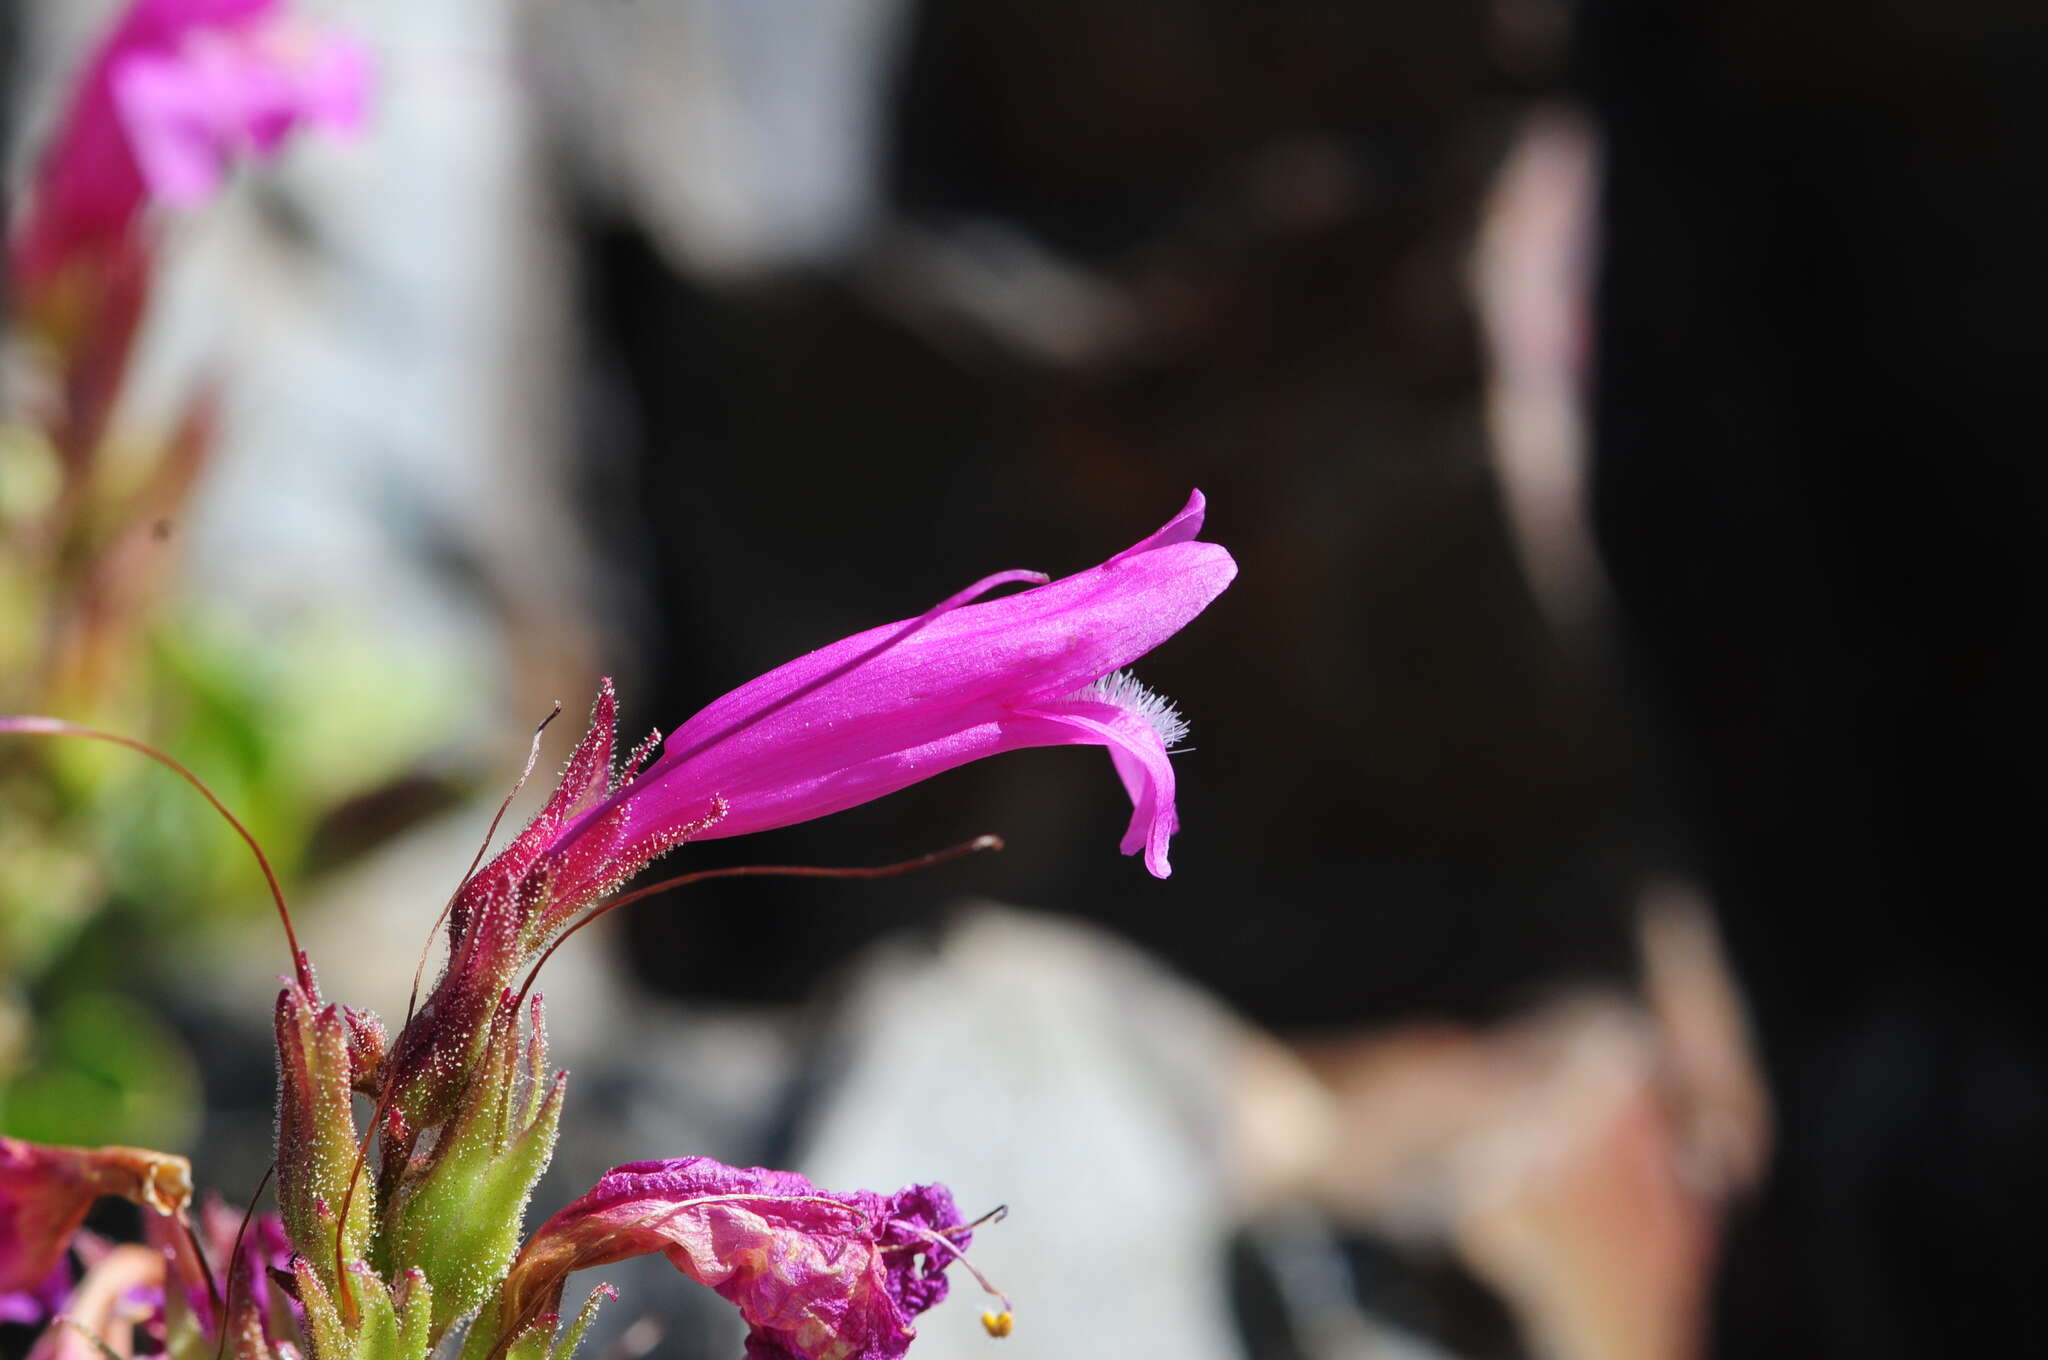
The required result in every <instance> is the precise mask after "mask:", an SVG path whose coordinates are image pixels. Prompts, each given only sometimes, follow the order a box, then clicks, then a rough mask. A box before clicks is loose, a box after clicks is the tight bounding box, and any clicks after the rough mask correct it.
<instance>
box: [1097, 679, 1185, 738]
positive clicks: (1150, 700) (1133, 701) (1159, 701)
mask: <svg viewBox="0 0 2048 1360" xmlns="http://www.w3.org/2000/svg"><path fill="white" fill-rule="evenodd" d="M1074 697H1075V698H1077V699H1099V700H1101V701H1102V702H1103V703H1107V704H1115V705H1116V706H1117V707H1118V708H1121V709H1123V710H1124V711H1125V712H1126V713H1134V714H1136V715H1137V716H1138V717H1140V718H1143V719H1144V720H1145V721H1146V722H1147V723H1149V724H1151V727H1152V730H1153V731H1154V732H1157V733H1158V734H1159V740H1160V741H1161V742H1163V743H1165V745H1166V749H1167V750H1169V751H1171V750H1172V749H1173V748H1174V747H1176V746H1178V745H1180V744H1181V743H1182V742H1183V741H1186V740H1187V735H1188V720H1187V719H1186V718H1183V717H1181V715H1180V710H1179V709H1178V708H1176V707H1174V704H1173V700H1171V699H1169V698H1167V697H1166V696H1165V695H1163V694H1155V693H1153V692H1152V691H1151V690H1149V689H1147V688H1145V686H1144V685H1143V684H1142V683H1141V682H1140V681H1139V679H1138V677H1137V676H1135V675H1132V674H1131V673H1130V672H1129V671H1111V672H1110V673H1109V674H1108V675H1105V676H1103V677H1102V678H1101V679H1100V680H1097V681H1096V682H1095V683H1094V684H1092V685H1089V686H1088V687H1087V688H1085V689H1083V690H1081V691H1080V692H1079V693H1078V694H1076V695H1075V696H1074Z"/></svg>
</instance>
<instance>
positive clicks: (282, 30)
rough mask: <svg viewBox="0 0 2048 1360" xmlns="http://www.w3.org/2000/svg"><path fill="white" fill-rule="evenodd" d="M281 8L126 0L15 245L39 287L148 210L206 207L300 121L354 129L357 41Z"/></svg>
mask: <svg viewBox="0 0 2048 1360" xmlns="http://www.w3.org/2000/svg"><path fill="white" fill-rule="evenodd" d="M280 8H281V0H135V3H134V4H132V5H130V6H129V8H128V11H127V13H126V14H125V15H124V16H123V17H122V18H121V20H120V22H119V23H117V24H116V25H115V26H114V27H113V29H112V30H111V31H109V33H108V34H107V36H106V37H105V39H103V40H102V42H101V43H100V46H99V49H98V50H97V52H96V53H95V54H94V56H93V58H92V60H91V62H90V63H89V64H88V66H87V67H86V70H85V72H84V74H83V75H82V76H81V78H80V80H79V82H78V86H77V92H76V94H75V95H74V97H73V100H72V104H71V108H70V110H69V112H68V113H67V115H66V117H65V120H64V122H63V124H62V125H61V127H60V128H59V131H58V133H57V136H56V137H55V139H54V140H53V141H52V142H51V144H50V146H49V148H48V149H47V150H46V152H45V153H44V156H43V160H42V164H41V166H40V169H39V171H38V174H37V177H36V181H35V185H34V197H33V201H32V204H31V209H30V215H29V217H28V220H27V222H26V224H25V225H24V227H23V229H22V231H21V234H20V238H19V240H18V241H17V243H16V247H15V260H14V263H15V269H16V272H17V277H18V278H21V279H23V280H26V281H34V280H39V279H41V278H44V277H46V276H47V275H48V274H49V273H50V272H51V271H52V270H54V269H55V268H57V267H58V266H59V265H61V264H62V263H63V262H64V261H65V260H67V259H70V258H73V257H74V256H76V255H78V254H81V253H99V252H104V251H106V250H110V249H113V248H115V247H116V246H117V245H118V243H119V241H120V239H121V237H122V235H123V234H124V233H125V232H126V231H127V229H128V227H129V226H130V224H131V223H132V222H133V221H134V219H135V217H136V215H137V214H138V213H139V212H140V211H141V209H142V206H143V204H144V202H145V201H146V200H147V199H148V198H149V197H150V196H152V195H153V196H155V197H157V198H159V199H162V200H163V201H165V202H169V203H173V204H181V205H183V204H192V203H196V202H199V201H200V200H203V199H204V198H206V197H207V196H208V195H210V194H212V193H213V192H214V190H215V189H216V188H218V187H219V185H220V182H221V179H222V177H223V176H224V174H225V173H226V170H227V167H228V166H229V165H230V164H231V163H232V162H233V161H234V160H235V159H236V158H238V157H242V156H267V155H270V154H273V153H274V152H275V151H276V150H277V148H278V146H279V145H280V143H281V142H282V141H283V139H284V137H285V135H286V133H288V132H289V131H290V130H291V129H292V128H293V127H295V126H298V125H301V124H306V125H313V126H319V127H324V128H329V129H333V130H337V131H344V132H346V131H353V130H354V129H355V128H356V127H358V126H359V125H360V123H361V121H362V116H363V109H364V104H365V99H366V95H367V91H368V88H369V58H368V54H367V53H366V52H365V51H364V50H363V48H362V47H361V46H359V45H358V44H356V43H354V42H352V41H349V40H347V39H344V38H341V37H339V36H336V35H333V34H330V33H326V32H324V31H322V30H316V29H314V28H311V27H308V26H306V25H304V24H302V23H300V22H298V21H296V20H294V19H292V18H291V17H290V16H288V15H284V14H281V13H279V10H280Z"/></svg>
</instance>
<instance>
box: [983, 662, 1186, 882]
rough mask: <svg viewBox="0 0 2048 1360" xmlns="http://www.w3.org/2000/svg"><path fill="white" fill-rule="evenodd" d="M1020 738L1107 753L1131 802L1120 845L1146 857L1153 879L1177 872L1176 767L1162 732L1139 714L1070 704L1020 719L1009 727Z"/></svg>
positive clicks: (1086, 702)
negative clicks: (1170, 851) (1169, 852)
mask: <svg viewBox="0 0 2048 1360" xmlns="http://www.w3.org/2000/svg"><path fill="white" fill-rule="evenodd" d="M1008 726H1009V727H1010V728H1011V730H1012V731H1013V732H1016V733H1017V734H1018V735H1020V736H1021V735H1024V734H1025V733H1027V732H1028V733H1029V734H1030V735H1031V736H1032V737H1033V738H1034V739H1033V740H1032V741H1031V742H1030V744H1031V745H1033V746H1054V745H1059V744H1062V743H1080V744H1084V745H1090V746H1106V747H1108V748H1109V757H1110V760H1111V761H1112V762H1113V763H1114V764H1115V765H1116V772H1117V777H1118V778H1119V779H1121V780H1122V781H1123V786H1124V792H1126V793H1128V794H1129V795H1130V797H1131V823H1130V827H1129V829H1127V830H1126V831H1125V832H1124V838H1123V842H1122V843H1121V845H1119V846H1118V848H1119V849H1120V850H1122V851H1123V852H1124V853H1125V854H1126V855H1135V854H1137V853H1138V852H1139V851H1140V850H1142V851H1144V852H1145V868H1146V869H1147V870H1149V871H1150V872H1151V874H1152V876H1153V877H1154V878H1166V877H1167V876H1169V875H1170V874H1172V873H1173V865H1172V864H1171V863H1170V862H1169V861H1168V860H1167V857H1166V848H1167V843H1168V842H1169V841H1170V840H1172V839H1173V833H1174V832H1176V831H1178V830H1180V817H1179V815H1178V814H1177V813H1176V812H1175V811H1174V805H1173V762H1172V761H1171V760H1170V759H1168V758H1167V754H1166V743H1165V741H1164V740H1163V739H1161V737H1160V735H1159V730H1158V729H1157V728H1156V727H1154V726H1153V725H1152V724H1151V723H1150V722H1148V721H1147V720H1146V719H1145V717H1144V715H1143V714H1141V713H1136V712H1133V711H1132V710H1130V709H1126V708H1120V707H1118V706H1117V705H1115V704H1112V703H1108V702H1105V701H1103V700H1099V699H1070V700H1065V701H1063V702H1060V703H1055V704H1045V705H1041V706H1040V707H1038V708H1035V709H1029V710H1026V711H1025V712H1022V713H1019V714H1017V716H1016V718H1015V719H1014V720H1013V721H1012V722H1011V723H1010V724H1008Z"/></svg>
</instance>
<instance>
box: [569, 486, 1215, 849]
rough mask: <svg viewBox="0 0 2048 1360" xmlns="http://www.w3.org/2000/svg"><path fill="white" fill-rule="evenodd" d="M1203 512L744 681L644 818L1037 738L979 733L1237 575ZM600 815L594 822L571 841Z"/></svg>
mask: <svg viewBox="0 0 2048 1360" xmlns="http://www.w3.org/2000/svg"><path fill="white" fill-rule="evenodd" d="M1202 512H1203V502H1202V498H1201V495H1200V493H1199V492H1197V493H1195V495H1194V496H1192V497H1191V498H1190V500H1189V502H1188V505H1187V507H1186V508H1185V509H1183V510H1182V511H1181V513H1180V514H1179V515H1177V516H1175V517H1174V519H1173V520H1171V521H1169V522H1168V523H1167V524H1166V526H1165V527H1163V528H1161V529H1160V530H1159V531H1158V532H1157V533H1154V534H1152V535H1150V536H1149V537H1147V538H1146V539H1144V540H1142V541H1141V542H1139V543H1138V544H1137V545H1135V546H1134V547H1132V548H1130V549H1128V550H1126V551H1125V552H1122V553H1119V554H1118V555H1117V556H1115V557H1113V558H1111V559H1110V560H1109V561H1108V562H1105V563H1103V564H1102V565H1101V566H1098V567H1094V568H1092V569H1090V570H1088V571H1084V572H1079V573H1076V574H1075V575H1072V576H1068V577H1066V578H1064V579H1062V580H1059V581H1055V582H1053V583H1051V584H1050V585H1045V586H1040V587H1038V588H1037V589H1034V590H1025V591H1022V592H1019V593H1017V594H1014V595H1009V596H1005V597H1003V598H1001V599H998V600H992V601H988V602H986V603H981V604H973V605H967V606H964V607H961V608H958V609H954V610H952V611H950V612H948V613H944V614H942V615H939V616H938V617H936V618H929V619H920V620H910V621H906V622H903V623H893V624H887V625H884V626H883V627H880V628H871V629H868V630H867V631H865V632H862V633H856V634H855V635H853V636H852V637H849V638H845V639H843V640H841V641H839V642H835V643H833V644H832V645H831V646H829V647H824V648H821V649H819V650H818V651H815V652H812V653H810V654H809V655H808V656H804V657H800V658H798V659H797V660H795V661H792V662H790V663H788V664H787V665H784V666H781V667H778V668H777V669H775V670H773V671H770V672H769V673H768V674H766V675H763V676H761V677H759V678H758V679H756V680H753V681H750V682H748V683H747V684H745V685H742V686H740V687H739V688H738V689H736V690H734V691H732V692H731V693H730V694H727V695H725V696H724V697H723V698H721V699H718V700H716V701H714V702H713V703H712V704H710V705H709V706H708V707H706V708H705V709H704V710H703V711H702V712H700V713H698V714H697V715H696V716H695V717H693V718H691V719H690V720H689V721H688V722H687V723H685V724H683V726H682V727H681V728H679V729H677V730H676V732H675V733H674V734H672V735H671V736H670V737H669V740H668V743H667V746H666V747H665V748H664V754H663V756H662V758H661V759H660V760H659V761H657V762H656V764H655V765H654V766H653V767H652V768H651V769H650V770H649V771H648V772H647V774H646V775H644V776H643V777H642V778H641V779H640V781H639V782H638V783H637V784H636V785H635V786H634V787H633V788H632V789H631V790H630V791H629V796H630V797H631V798H632V800H633V805H634V810H633V813H632V819H631V820H632V823H633V825H634V826H635V827H636V828H637V827H640V826H643V825H650V826H651V825H659V824H662V823H664V822H666V821H670V820H678V819H695V818H699V817H701V816H702V815H703V809H704V807H705V805H706V804H707V802H708V801H709V799H710V798H711V797H713V796H714V795H715V796H719V797H723V798H724V799H726V800H727V802H728V803H729V804H730V805H731V806H730V811H729V814H728V815H727V817H726V818H725V819H724V820H723V821H721V822H720V823H719V824H718V826H716V827H715V828H713V829H712V830H710V831H709V832H706V833H705V837H706V838H707V839H709V838H711V837H716V836H733V835H741V834H745V833H747V832H752V831H760V830H766V829H768V828H769V827H773V826H784V825H788V824H789V823H791V822H795V821H801V820H804V819H805V818H808V817H815V816H820V815H822V814H823V813H824V812H827V811H837V810H838V809H840V808H844V807H850V806H853V805H854V804H855V803H859V802H864V801H866V800H867V799H869V798H874V797H879V796H880V795H881V794H884V793H888V792H892V791H894V790H895V789H898V788H901V787H903V786H904V785H905V784H908V783H911V782H914V781H915V780H917V779H922V778H925V777H927V776H929V775H931V774H936V773H938V772H940V771H941V770H945V769H950V768H951V767H952V766H954V765H957V764H960V763H963V762H964V761H966V760H971V759H975V758H977V757H978V756H979V755H986V754H994V753H995V752H997V751H1001V750H1008V749H1014V747H1016V746H1019V745H1035V744H1040V743H1037V742H1031V741H1014V740H1009V739H1004V738H999V737H991V736H990V735H989V734H987V733H985V732H983V731H982V729H984V728H985V727H986V726H987V725H988V724H991V723H998V724H1000V723H1003V722H1005V721H1007V720H1008V719H1009V718H1010V716H1011V715H1012V714H1013V713H1015V712H1016V711H1018V710H1019V709H1026V708H1031V707H1034V706H1037V705H1040V704H1043V703H1046V702H1049V701H1052V700H1056V699H1059V698H1061V697H1063V696H1066V695H1070V694H1072V693H1073V692H1074V691H1075V690H1077V689H1079V688H1081V687H1082V686H1084V685H1087V684H1089V683H1091V682H1093V681H1094V680H1096V679H1097V678H1099V677H1101V676H1103V675H1105V674H1107V673H1109V672H1110V671H1113V670H1115V669H1117V668H1118V667H1120V666H1123V665H1125V664H1127V663H1129V662H1130V661H1133V660H1135V659H1136V658H1137V657H1139V656H1142V655H1144V654H1145V653H1146V652H1148V651H1150V650H1151V649H1152V648H1154V647H1156V646H1158V645H1159V644H1160V643H1161V642H1164V641H1165V640H1166V639H1167V638H1169V637H1171V636H1173V634H1174V633H1176V632H1178V631H1179V630H1180V629H1181V628H1183V627H1184V626H1186V624H1187V623H1188V622H1189V621H1190V620H1191V619H1193V618H1194V617H1195V615H1197V614H1199V613H1200V612H1201V611H1202V610H1203V609H1204V608H1206V607H1207V606H1208V605H1209V603H1210V601H1212V600H1214V599H1215V598H1216V596H1217V595H1219V594H1220V593H1222V591H1223V589H1224V588H1225V587H1226V586H1228V585H1229V584H1230V582H1231V580H1232V578H1233V577H1235V575H1236V574H1237V564H1236V563H1235V562H1234V561H1232V560H1231V557H1230V554H1229V553H1228V552H1227V551H1225V550H1224V549H1223V548H1222V547H1220V546H1218V545H1216V544H1213V543H1201V542H1196V541H1193V540H1192V537H1191V536H1192V535H1193V534H1194V533H1195V532H1197V531H1198V530H1199V528H1200V525H1201V520H1202ZM912 625H915V627H914V628H913V627H912ZM849 663H857V664H849ZM860 790H866V791H865V792H860ZM600 811H601V810H593V811H592V812H589V813H585V814H584V816H583V818H582V819H581V820H580V821H579V822H578V823H577V824H576V825H575V826H573V827H571V828H570V830H569V831H568V832H567V833H566V835H565V837H564V839H565V840H566V839H569V838H572V837H574V836H575V835H576V834H578V833H579V832H580V831H581V830H582V829H583V828H584V827H587V826H590V825H591V824H592V822H593V821H594V819H595V818H596V817H597V816H598V815H599V812H600Z"/></svg>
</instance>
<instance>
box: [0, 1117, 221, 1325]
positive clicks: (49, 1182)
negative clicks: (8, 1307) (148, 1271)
mask: <svg viewBox="0 0 2048 1360" xmlns="http://www.w3.org/2000/svg"><path fill="white" fill-rule="evenodd" d="M102 1195H118V1196H120V1197H122V1198H124V1199H130V1200H133V1201H134V1202H135V1203H137V1204H141V1205H145V1206H147V1207H148V1208H151V1209H154V1210H155V1211H156V1212H158V1213H160V1214H175V1213H179V1212H181V1211H182V1210H183V1209H184V1207H185V1204H186V1201H188V1200H189V1199H190V1198H191V1197H192V1168H191V1167H190V1166H189V1165H188V1164H187V1163H186V1161H185V1159H184V1158H183V1157H174V1156H171V1155H169V1154H168V1153H162V1152H150V1151H147V1150H145V1149H142V1148H125V1147H103V1148H76V1147H54V1146H50V1145H48V1144H44V1143H28V1142H23V1141H22V1140H21V1139H19V1138H0V1293H6V1294H12V1293H16V1292H19V1291H31V1292H32V1291H37V1290H40V1289H42V1288H44V1287H45V1286H47V1284H48V1283H49V1281H50V1277H51V1272H52V1270H53V1269H55V1268H56V1266H57V1265H58V1263H59V1262H60V1261H61V1260H62V1259H63V1255H64V1250H65V1248H66V1247H68V1246H69V1245H70V1244H71V1236H72V1234H73V1233H75V1232H77V1231H78V1225H79V1224H81V1223H83V1222H84V1221H85V1214H86V1210H88V1209H90V1208H92V1205H93V1201H94V1200H96V1199H98V1198H99V1197H100V1196H102Z"/></svg>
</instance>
